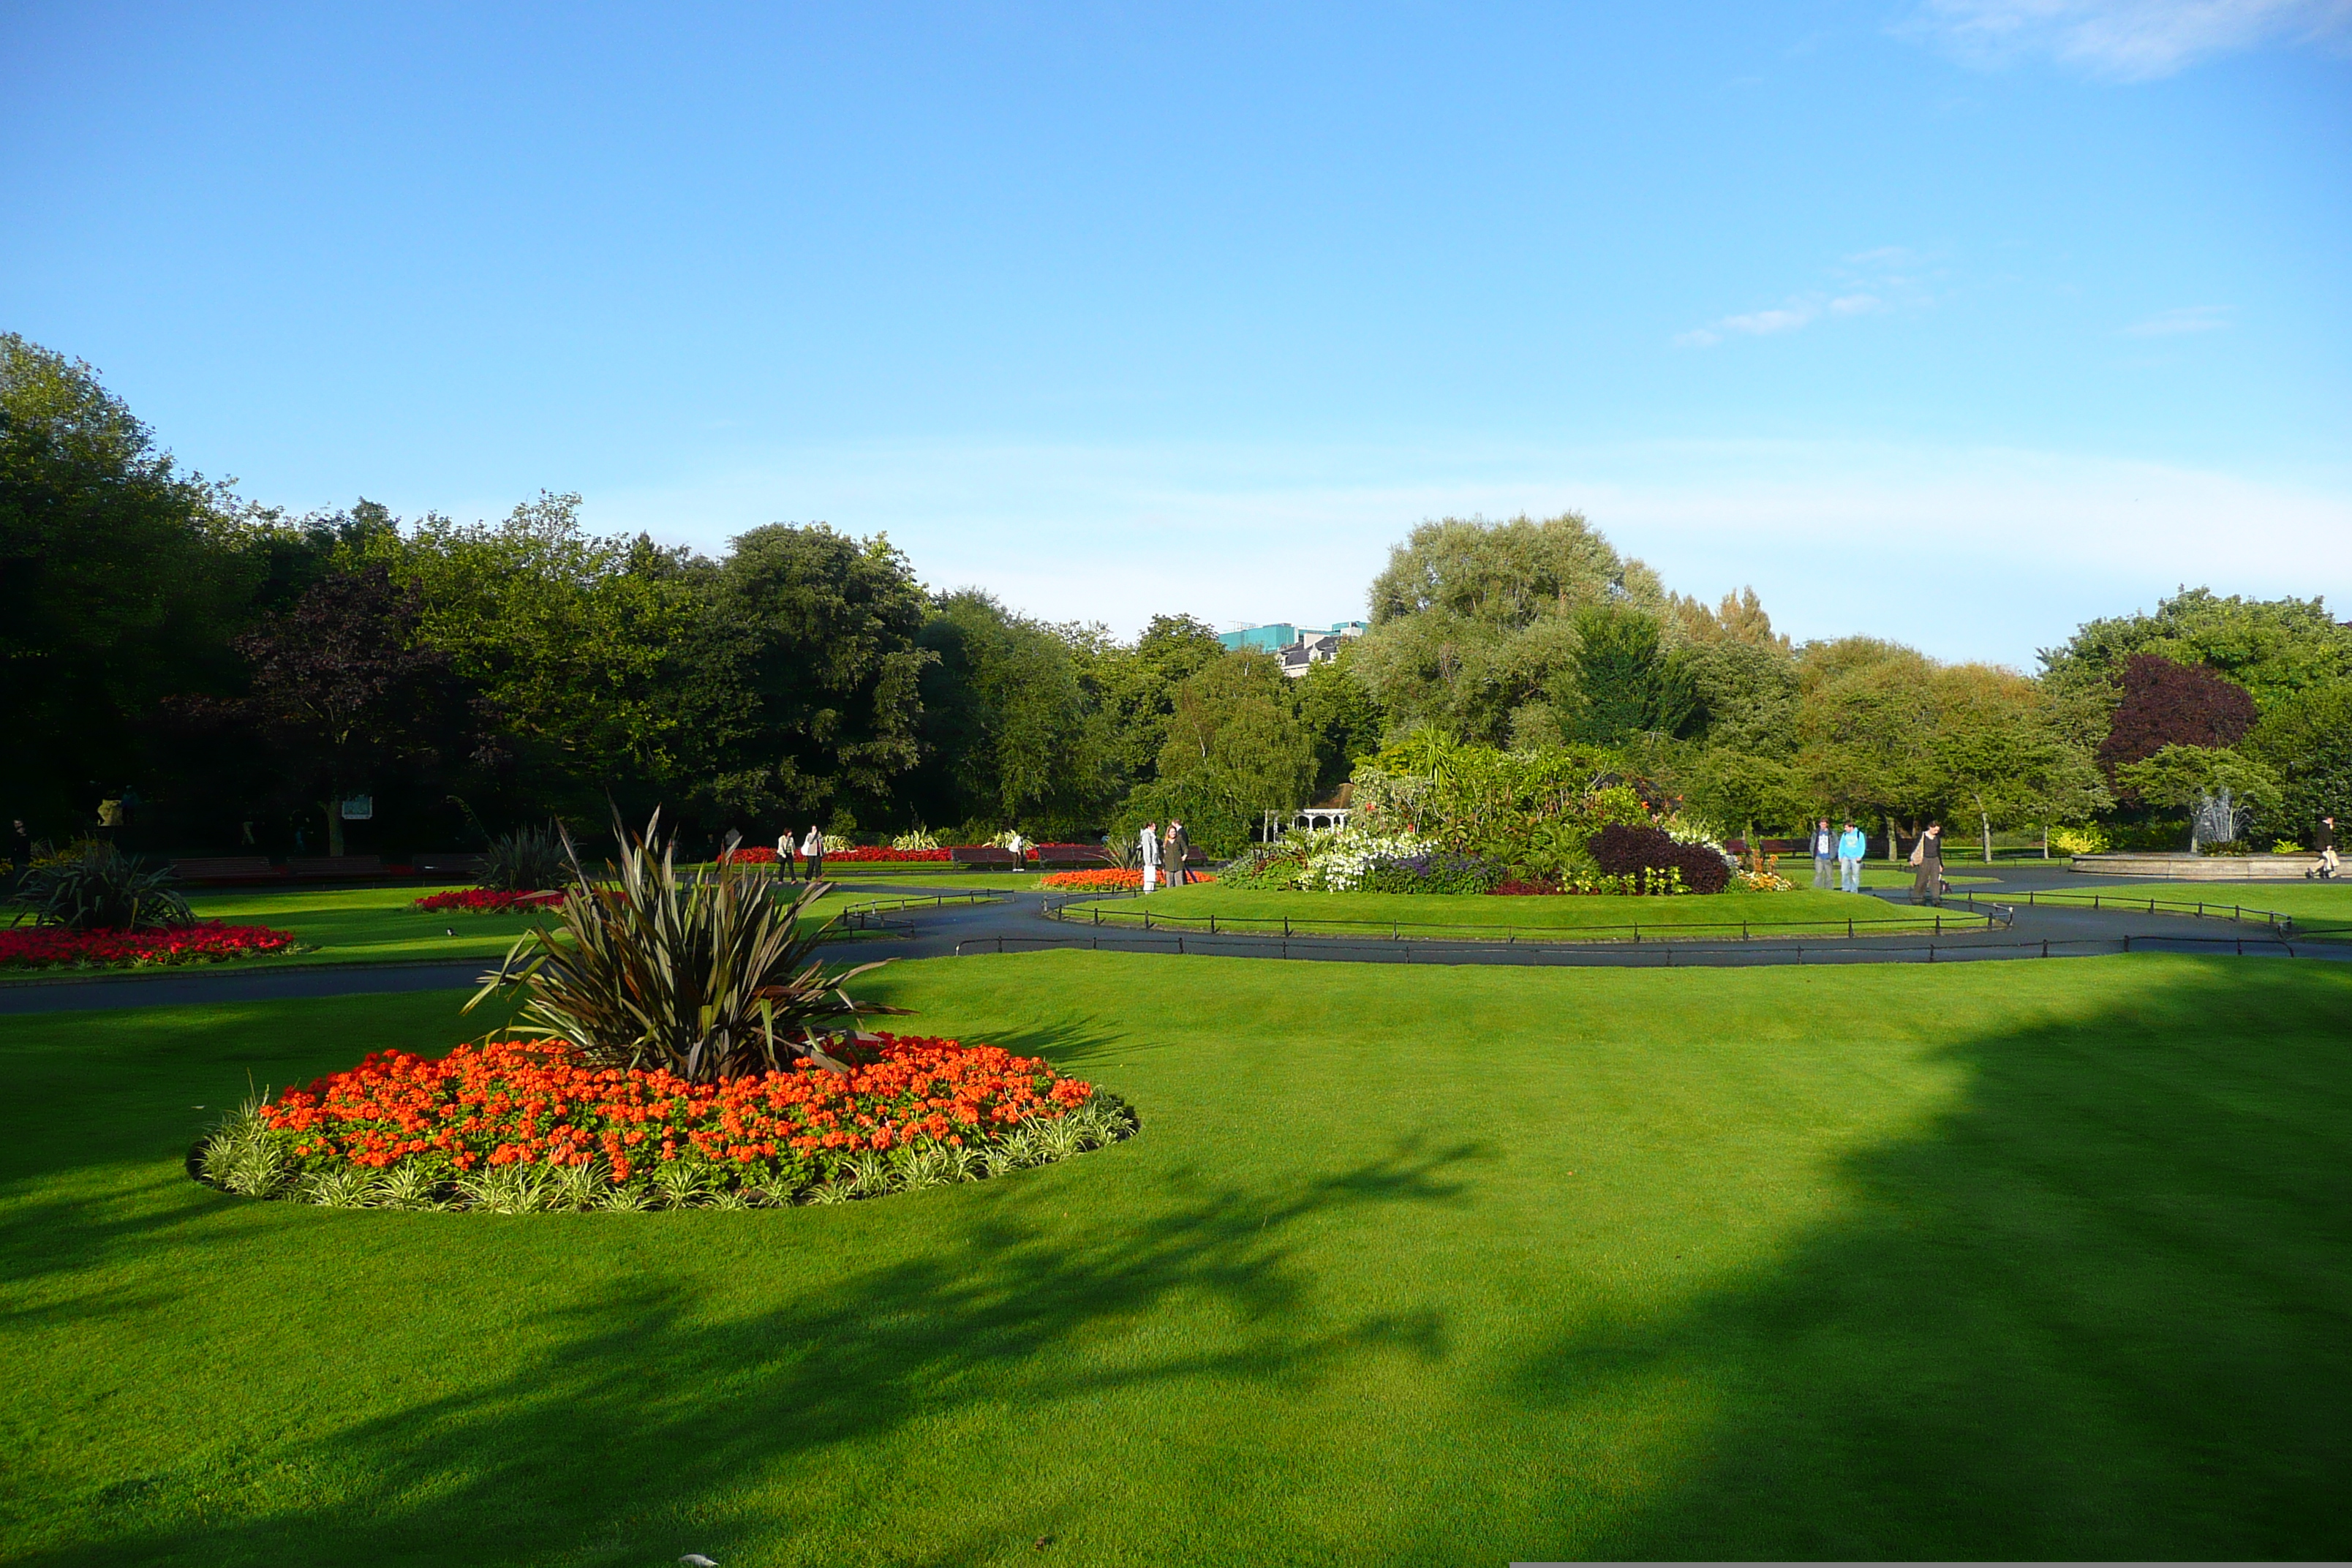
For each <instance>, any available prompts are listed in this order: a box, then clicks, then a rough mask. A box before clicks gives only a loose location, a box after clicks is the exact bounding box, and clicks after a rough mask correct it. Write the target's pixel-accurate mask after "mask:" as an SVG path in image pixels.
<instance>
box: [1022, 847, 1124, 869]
mask: <svg viewBox="0 0 2352 1568" xmlns="http://www.w3.org/2000/svg"><path fill="white" fill-rule="evenodd" d="M1108 864H1109V862H1108V861H1107V860H1105V859H1104V858H1103V852H1102V851H1101V850H1100V849H1097V848H1096V847H1094V846H1093V845H1091V844H1040V845H1039V846H1037V867H1038V869H1040V870H1045V871H1054V870H1061V871H1070V870H1078V869H1083V868H1087V867H1091V866H1104V865H1108Z"/></svg>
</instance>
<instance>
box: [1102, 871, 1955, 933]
mask: <svg viewBox="0 0 2352 1568" xmlns="http://www.w3.org/2000/svg"><path fill="white" fill-rule="evenodd" d="M1099 907H1100V910H1101V913H1100V916H1099V918H1100V919H1101V920H1102V921H1103V922H1104V923H1106V924H1108V923H1110V922H1112V921H1117V922H1119V923H1121V924H1132V923H1135V922H1138V921H1141V920H1142V918H1143V916H1144V914H1145V912H1146V911H1149V912H1150V915H1151V917H1152V919H1153V920H1154V921H1160V920H1161V919H1163V918H1167V919H1169V920H1171V922H1176V923H1181V924H1184V925H1187V926H1190V925H1194V924H1198V925H1202V926H1205V925H1206V924H1207V922H1208V920H1209V917H1210V916H1212V915H1214V916H1215V917H1216V920H1217V926H1218V929H1219V930H1221V931H1223V930H1234V931H1269V930H1270V931H1280V930H1282V929H1284V922H1285V921H1288V922H1289V924H1288V929H1289V930H1290V931H1293V932H1301V931H1306V932H1318V931H1319V932H1325V933H1328V934H1334V935H1366V934H1369V935H1375V936H1386V935H1388V934H1390V932H1391V930H1395V931H1402V932H1405V933H1407V934H1411V935H1416V936H1483V935H1487V934H1492V933H1500V932H1509V933H1512V934H1516V935H1517V936H1519V937H1520V938H1521V939H1522V940H1524V939H1525V938H1526V937H1527V936H1528V935H1529V934H1531V933H1532V934H1533V935H1537V936H1547V935H1550V934H1552V933H1558V934H1559V936H1561V937H1562V938H1565V939H1571V940H1572V939H1575V938H1577V937H1579V936H1590V937H1592V938H1595V939H1601V940H1625V939H1630V938H1631V937H1632V936H1633V930H1632V928H1633V926H1635V925H1639V926H1640V927H1641V930H1642V933H1643V935H1644V936H1647V935H1648V933H1649V932H1650V931H1651V930H1653V929H1658V930H1664V929H1665V928H1668V927H1692V928H1715V929H1713V930H1711V931H1706V930H1703V929H1702V930H1701V931H1695V933H1694V934H1709V935H1717V936H1732V937H1737V936H1738V935H1739V930H1740V926H1739V922H1741V921H1750V922H1753V923H1752V926H1751V929H1752V930H1753V931H1755V932H1756V934H1758V935H1761V936H1805V935H1813V934H1821V933H1830V934H1835V935H1840V936H1842V935H1843V934H1844V933H1845V928H1846V921H1849V920H1851V921H1853V922H1854V924H1855V929H1856V930H1857V931H1859V930H1860V929H1861V928H1862V927H1863V926H1864V925H1865V924H1867V925H1868V926H1869V927H1870V929H1871V931H1872V932H1874V933H1877V934H1885V933H1887V932H1891V931H1916V930H1918V929H1919V928H1920V927H1922V926H1927V927H1930V928H1932V926H1933V924H1934V921H1935V918H1936V911H1935V910H1914V909H1910V908H1908V907H1906V906H1905V905H1901V904H1890V903H1888V902H1887V901H1886V900H1883V899H1873V898H1865V897H1861V896H1858V895H1856V894H1853V893H1829V892H1816V891H1814V890H1813V889H1810V888H1807V889H1799V890H1797V891H1795V892H1787V893H1746V892H1738V893H1714V894H1709V895H1707V896H1706V897H1703V898H1702V897H1692V896H1685V897H1681V898H1670V899H1644V898H1636V897H1633V896H1631V895H1615V894H1592V895H1564V896H1561V897H1558V898H1548V897H1536V898H1517V897H1513V898H1501V897H1492V896H1488V895H1485V894H1475V893H1470V894H1445V893H1275V892H1256V891H1252V890H1250V889H1243V888H1223V887H1219V886H1217V885H1215V884H1210V885H1208V886H1205V887H1202V886H1194V887H1187V888H1165V889H1161V890H1160V891H1159V892H1156V893H1152V894H1150V895H1149V896H1147V897H1144V898H1140V899H1115V900H1106V901H1104V902H1103V903H1102V904H1101V905H1100V906H1099ZM1071 912H1072V914H1073V917H1074V918H1076V919H1078V920H1084V921H1092V920H1095V919H1096V918H1097V916H1096V915H1095V914H1094V913H1092V912H1090V910H1088V908H1087V906H1085V905H1073V906H1072V910H1071ZM1972 918H1974V917H1971V916H1970V915H1969V914H1968V913H1967V912H1966V911H1965V910H1948V911H1947V913H1946V915H1945V923H1946V924H1947V925H1951V924H1953V923H1956V922H1961V923H1964V922H1966V921H1969V920H1971V919H1972ZM1979 923H1981V922H1979Z"/></svg>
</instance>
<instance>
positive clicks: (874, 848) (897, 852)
mask: <svg viewBox="0 0 2352 1568" xmlns="http://www.w3.org/2000/svg"><path fill="white" fill-rule="evenodd" d="M824 858H826V859H828V860H846V861H850V862H853V863H858V864H863V863H866V862H870V861H875V860H945V859H946V858H948V852H947V851H946V850H944V849H888V848H885V847H882V846H880V845H878V844H877V845H866V846H865V847H860V848H856V849H843V850H840V851H838V852H835V851H833V850H827V851H826V852H825V857H824Z"/></svg>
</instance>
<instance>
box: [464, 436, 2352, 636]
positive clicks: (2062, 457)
mask: <svg viewBox="0 0 2352 1568" xmlns="http://www.w3.org/2000/svg"><path fill="white" fill-rule="evenodd" d="M496 510H504V509H503V507H499V508H498V509H496ZM1562 510H1580V511H1582V512H1584V513H1585V514H1586V515H1587V516H1588V517H1589V518H1590V519H1591V521H1592V522H1593V524H1594V525H1595V526H1596V527H1599V528H1600V529H1601V530H1602V531H1604V532H1605V533H1607V534H1608V535H1609V537H1610V538H1611V539H1612V541H1613V542H1615V543H1616V544H1617V545H1618V546H1619V547H1620V548H1621V549H1623V550H1625V551H1627V552H1629V553H1633V554H1637V555H1640V556H1642V557H1643V558H1644V559H1646V560H1647V561H1649V563H1651V564H1652V565H1653V566H1654V567H1656V568H1657V569H1658V570H1659V572H1660V573H1661V574H1663V575H1664V577H1665V579H1666V582H1667V584H1669V585H1670V586H1672V587H1674V588H1675V589H1678V590H1680V591H1683V592H1685V593H1696V594H1699V595H1703V596H1706V597H1709V598H1712V597H1714V596H1716V595H1721V594H1723V593H1724V592H1726V591H1727V590H1731V589H1736V588H1738V587H1739V586H1740V585H1741V584H1748V583H1752V584H1754V585H1755V586H1756V588H1757V590H1758V592H1759V594H1761V595H1763V598H1764V601H1765V605H1766V606H1767V607H1768V608H1769V610H1770V611H1771V613H1772V616H1773V619H1774V621H1775V623H1776V624H1777V625H1779V626H1781V627H1782V629H1784V630H1786V631H1789V632H1790V633H1791V634H1793V635H1795V636H1797V637H1835V636H1843V635H1845V634H1847V633H1852V632H1864V633H1868V634H1870V635H1873V636H1878V637H1892V638H1895V639H1896V640H1899V641H1903V642H1907V643H1911V644H1913V645H1914V646H1916V647H1923V648H1925V649H1926V650H1927V651H1928V652H1930V653H1934V654H1936V655H1937V656H1939V657H1942V658H1988V659H1993V660H1997V661H2000V662H2005V663H2011V664H2017V665H2020V666H2021V667H2030V666H2031V664H2032V656H2033V651H2034V649H2035V648H2037V647H2046V646H2049V645H2050V644H2052V643H2053V642H2055V641H2058V640H2060V639H2062V638H2063V637H2065V636H2067V635H2068V634H2069V633H2070V632H2071V631H2072V629H2073V627H2074V626H2075V625H2076V624H2077V623H2078V622H2080V621H2083V620H2085V619H2088V618H2090V617H2091V616H2101V615H2112V614H2117V613H2120V612H2123V611H2126V610H2129V609H2131V608H2133V607H2135V606H2147V605H2153V603H2154V601H2155V599H2156V598H2157V597H2158V595H2164V594H2169V593H2170V592H2172V591H2173V589H2174V587H2175V586H2176V585H2178V584H2182V583H2189V584H2198V583H2210V584H2212V585H2213V586H2214V587H2215V588H2217V589H2219V590H2221V591H2222V592H2231V593H2249V594H2259V595H2265V596H2273V595H2279V594H2286V593H2292V594H2295V595H2299V596H2309V595H2313V594H2324V595H2326V596H2327V598H2328V600H2329V602H2330V603H2331V604H2336V605H2341V604H2344V603H2347V602H2352V473H2344V474H2334V475H2331V476H2328V477H2327V478H2326V479H2321V480H2317V481H2315V482H2312V483H2306V484H2303V485H2295V484H2287V483H2281V482H2274V481H2268V480H2263V479H2252V478H2248V477H2245V476H2242V475H2236V474H2229V473H2221V472H2215V471H2212V470H2203V469H2194V468H2181V467H2174V466H2167V465H2163V464H2155V463H2144V462H2125V461H2116V460H2110V459H2104V458H2095V457H2084V456H2080V455H2068V454H2053V453H2045V452H2031V451H2020V450H2014V449H1999V448H1994V449H1986V448H1965V449H1963V448H1957V447H1953V448H1945V447H1891V446H1874V445H1867V444H1861V443H1851V444H1842V443H1825V442H1816V443H1805V442H1677V443H1666V442H1659V443H1648V444H1643V445H1633V446H1622V447H1525V446H1513V447H1505V446H1475V445H1471V444H1467V443H1465V444H1460V445H1455V446H1451V447H1434V446H1424V447H1408V446H1404V445H1402V444H1400V445H1397V446H1390V447H1373V446H1365V447H1325V448H1255V447H1234V446H1185V447H1179V446H1148V447H838V448H827V449H801V450H792V451H779V452H776V453H774V454H772V455H771V456H769V457H767V458H763V459H761V460H759V461H757V462H753V463H749V464H747V465H746V466H744V467H743V468H740V469H738V470H736V471H735V472H732V473H730V474H725V475H710V476H706V477H701V478H697V479H691V480H687V481H682V482H680V483H678V484H676V485H673V486H668V487H663V488H659V489H636V490H630V491H623V492H617V493H607V494H601V495H591V496H590V497H589V502H588V519H589V521H590V523H591V525H592V526H593V527H596V528H598V529H605V530H622V529H625V530H629V531H635V530H636V529H640V528H643V529H646V530H647V531H651V532H652V533H653V534H654V535H655V536H656V538H661V539H666V540H670V541H678V542H690V543H694V544H696V545H698V546H700V547H702V548H705V549H717V548H719V547H721V546H722V545H723V544H724V542H725V541H726V539H727V538H728V536H730V534H734V533H737V532H740V531H742V530H744V529H746V528H751V527H753V526H756V525H758V524H760V523H763V522H769V521H777V520H779V519H796V520H803V521H808V520H815V519H824V520H826V521H830V522H832V523H833V524H834V525H835V527H837V528H841V529H844V530H845V531H850V532H854V533H858V534H870V533H874V532H877V531H887V532H888V533H889V535H890V537H891V539H892V541H893V542H896V543H897V544H898V546H899V547H900V548H901V549H903V550H905V551H906V552H908V555H909V556H910V557H911V558H912V560H913V561H914V563H915V565H916V568H917V570H918V571H919V573H920V574H922V576H923V577H924V579H925V580H926V581H928V582H929V583H930V584H933V585H934V586H938V587H957V586H962V585H965V584H975V585H978V586H981V587H984V588H987V589H989V590H991V591H992V592H994V593H996V594H997V595H1000V596H1001V597H1003V599H1004V600H1005V601H1006V602H1007V603H1008V604H1010V605H1014V606H1016V607H1018V608H1021V609H1024V610H1026V611H1028V612H1029V613H1031V614H1034V615H1038V616H1045V617H1048V618H1051V619H1055V620H1098V621H1102V622H1105V623H1107V624H1108V625H1109V626H1111V627H1112V628H1113V629H1114V630H1115V631H1118V632H1119V633H1121V634H1123V635H1131V634H1133V633H1134V632H1135V631H1136V630H1138V629H1139V627H1140V626H1142V624H1143V623H1144V621H1145V620H1147V619H1148V618H1149V617H1150V616H1151V615H1153V614H1154V613H1156V612H1161V611H1179V610H1181V611H1184V612H1186V613H1190V614H1192V615H1197V616H1202V618H1203V619H1205V620H1209V621H1211V622H1213V623H1216V624H1223V623H1226V622H1239V621H1270V620H1283V619H1287V620H1293V621H1298V622H1302V623H1304V622H1307V621H1313V620H1318V619H1323V618H1338V617H1345V616H1356V615H1360V614H1362V612H1363V605H1364V593H1365V589H1366V587H1367V586H1368V585H1369V584H1370V582H1371V579H1372V577H1373V575H1374V574H1376V573H1378V572H1379V571H1380V570H1381V567H1382V566H1383V565H1384V564H1385V563H1386V561H1387V557H1388V551H1389V547H1390V546H1391V545H1392V544H1394V543H1396V542H1399V541H1401V540H1402V539H1403V537H1404V536H1405V534H1406V532H1407V531H1410V530H1411V528H1412V525H1413V524H1414V523H1416V522H1419V521H1422V520H1423V519H1424V518H1431V517H1439V516H1444V515H1448V514H1452V515H1456V516H1467V515H1470V514H1473V513H1484V514H1485V515H1486V516H1488V517H1508V516H1511V515H1513V514H1515V513H1517V512H1520V511H1526V512H1529V513H1532V514H1534V515H1536V516H1546V515H1549V514H1551V513H1554V512H1559V511H1562ZM1979 588H1980V589H1981V590H1982V591H1981V592H1979V591H1976V590H1977V589H1979ZM2338 613H2339V614H2340V613H2342V612H2341V611H2339V612H2338Z"/></svg>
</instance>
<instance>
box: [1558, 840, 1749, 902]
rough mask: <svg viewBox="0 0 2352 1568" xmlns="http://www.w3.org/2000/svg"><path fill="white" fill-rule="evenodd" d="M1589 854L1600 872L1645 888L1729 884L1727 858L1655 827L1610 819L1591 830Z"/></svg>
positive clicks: (1703, 888)
mask: <svg viewBox="0 0 2352 1568" xmlns="http://www.w3.org/2000/svg"><path fill="white" fill-rule="evenodd" d="M1592 858H1593V859H1594V860H1596V861H1598V862H1599V863H1600V866H1601V874H1602V875H1604V876H1609V877H1631V878H1633V879H1634V881H1635V884H1636V885H1637V886H1638V887H1639V889H1640V890H1641V891H1643V892H1645V893H1662V892H1665V893H1681V892H1689V893H1720V892H1722V891H1723V890H1724V889H1726V888H1727V887H1729V886H1730V885H1731V862H1730V861H1729V860H1728V859H1727V858H1725V857H1724V856H1722V855H1721V854H1718V853H1717V851H1716V850H1714V849H1712V848H1710V847H1707V846H1706V845H1705V844H1704V843H1698V844H1687V843H1683V842H1681V841H1679V840H1677V839H1675V838H1674V837H1672V836H1670V835H1669V834H1667V833H1665V832H1664V831H1663V830H1661V829H1659V828H1655V827H1630V826H1623V825H1622V824H1616V823H1612V824H1611V825H1610V826H1607V827H1604V828H1602V829H1601V831H1600V832H1598V833H1596V834H1594V835H1593V836H1592Z"/></svg>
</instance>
